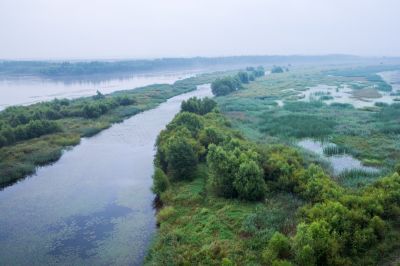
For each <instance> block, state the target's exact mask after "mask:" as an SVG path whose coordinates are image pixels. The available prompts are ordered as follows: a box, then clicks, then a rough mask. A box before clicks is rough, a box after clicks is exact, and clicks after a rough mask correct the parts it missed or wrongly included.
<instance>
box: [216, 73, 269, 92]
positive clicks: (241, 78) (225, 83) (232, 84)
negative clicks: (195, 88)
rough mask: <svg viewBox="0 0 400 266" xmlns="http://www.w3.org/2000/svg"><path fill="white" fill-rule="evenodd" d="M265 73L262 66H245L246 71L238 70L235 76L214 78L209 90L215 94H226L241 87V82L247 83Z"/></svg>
mask: <svg viewBox="0 0 400 266" xmlns="http://www.w3.org/2000/svg"><path fill="white" fill-rule="evenodd" d="M264 75H265V70H264V68H263V67H262V66H259V67H257V68H254V67H247V68H246V71H239V72H238V73H237V74H236V75H235V76H227V77H223V78H219V79H216V80H215V81H214V82H212V83H211V90H212V92H213V94H214V95H215V96H223V95H227V94H229V93H231V92H234V91H237V90H239V89H242V88H243V86H242V85H243V84H248V83H249V82H251V81H254V80H255V79H256V78H258V77H262V76H264Z"/></svg>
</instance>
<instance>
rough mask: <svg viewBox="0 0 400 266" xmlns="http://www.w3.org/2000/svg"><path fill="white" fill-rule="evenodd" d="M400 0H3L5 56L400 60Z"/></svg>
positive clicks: (1, 48) (1, 53)
mask: <svg viewBox="0 0 400 266" xmlns="http://www.w3.org/2000/svg"><path fill="white" fill-rule="evenodd" d="M399 10H400V2H399V1H397V0H379V1H378V0H352V1H348V0H324V1H316V0H268V1H267V0H249V1H242V0H218V1H215V0H201V1H200V0H169V1H165V0H146V1H137V0H114V1H109V0H87V1H81V0H57V1H54V0H1V1H0V25H1V26H0V36H1V39H2V40H1V42H0V58H2V59H92V58H149V57H168V56H174V57H179V56H220V55H243V54H327V53H345V54H355V55H373V56H400V46H399V45H398V44H399V40H400V35H399V34H398V27H399V25H400V16H398V11H399Z"/></svg>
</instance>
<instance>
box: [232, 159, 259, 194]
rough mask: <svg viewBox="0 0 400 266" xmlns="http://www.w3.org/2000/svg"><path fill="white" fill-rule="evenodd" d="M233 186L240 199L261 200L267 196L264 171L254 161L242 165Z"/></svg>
mask: <svg viewBox="0 0 400 266" xmlns="http://www.w3.org/2000/svg"><path fill="white" fill-rule="evenodd" d="M233 186H234V188H235V189H236V191H237V193H238V197H239V198H240V199H244V200H260V199H262V198H263V197H264V195H265V183H264V179H263V172H262V169H261V168H260V167H259V166H258V164H257V163H255V162H254V161H251V160H249V161H245V162H243V163H241V164H240V166H239V171H238V172H237V174H236V176H235V180H234V182H233Z"/></svg>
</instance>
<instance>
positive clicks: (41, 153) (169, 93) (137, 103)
mask: <svg viewBox="0 0 400 266" xmlns="http://www.w3.org/2000/svg"><path fill="white" fill-rule="evenodd" d="M222 75H226V73H214V74H204V75H200V76H197V77H193V78H188V79H185V80H180V81H177V82H175V84H173V85H165V84H164V85H162V84H161V85H151V86H147V87H143V88H138V89H134V90H128V91H120V92H115V93H112V94H109V95H103V94H101V93H100V92H98V93H97V95H95V96H93V97H86V98H80V99H76V100H67V99H61V100H59V99H56V100H53V101H50V102H43V103H38V104H34V105H30V106H15V107H9V108H7V109H5V110H4V111H2V112H0V184H1V185H6V184H8V183H11V182H14V181H15V180H18V179H19V178H22V177H24V176H26V175H28V174H31V173H34V171H35V169H36V166H38V165H44V164H46V163H50V162H54V161H56V160H58V159H59V158H60V156H61V153H62V150H63V149H64V148H66V147H69V146H72V145H76V144H78V143H79V141H80V138H81V137H89V136H92V135H94V134H96V133H98V132H99V131H101V130H103V129H105V128H108V127H109V126H110V125H111V124H112V123H115V122H120V121H122V120H123V119H124V118H126V117H129V116H132V115H135V114H137V113H139V112H141V111H144V110H147V109H150V108H153V107H155V106H156V105H158V104H159V103H161V102H163V101H165V100H167V99H168V98H170V97H173V96H175V95H178V94H181V93H184V92H188V91H192V90H195V89H196V86H197V85H200V84H205V83H211V82H212V81H213V80H215V79H216V78H218V77H220V76H222ZM204 103H205V104H204V107H202V108H203V109H202V110H198V111H199V112H204V111H206V110H207V109H210V108H213V104H214V103H213V102H211V103H210V102H208V101H207V100H204ZM209 104H211V106H209ZM202 106H203V105H202Z"/></svg>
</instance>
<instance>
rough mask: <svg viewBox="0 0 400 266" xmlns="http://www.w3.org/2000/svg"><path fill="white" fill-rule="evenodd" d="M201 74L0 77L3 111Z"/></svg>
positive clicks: (191, 72)
mask: <svg viewBox="0 0 400 266" xmlns="http://www.w3.org/2000/svg"><path fill="white" fill-rule="evenodd" d="M196 73H201V70H193V71H181V72H160V73H151V74H141V75H133V74H132V75H126V76H121V77H118V76H108V77H107V78H105V79H99V78H93V77H91V78H86V79H81V80H77V79H73V80H68V79H64V80H51V79H44V78H39V77H2V78H0V110H2V109H4V108H6V107H7V106H11V105H28V104H33V103H37V102H42V101H49V100H52V99H54V98H59V99H61V98H68V99H73V98H78V97H83V96H90V95H94V94H96V91H97V90H98V91H100V92H101V93H103V94H106V93H111V92H114V91H118V90H127V89H133V88H137V87H142V86H146V85H150V84H155V83H166V84H172V83H174V82H175V81H177V80H179V79H183V78H187V77H190V76H193V75H194V74H196Z"/></svg>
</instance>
